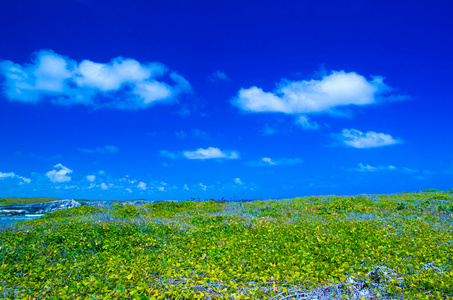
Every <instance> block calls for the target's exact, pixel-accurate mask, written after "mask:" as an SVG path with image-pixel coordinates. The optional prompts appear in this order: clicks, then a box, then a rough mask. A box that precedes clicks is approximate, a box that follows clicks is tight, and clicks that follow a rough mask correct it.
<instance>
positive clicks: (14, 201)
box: [0, 197, 61, 205]
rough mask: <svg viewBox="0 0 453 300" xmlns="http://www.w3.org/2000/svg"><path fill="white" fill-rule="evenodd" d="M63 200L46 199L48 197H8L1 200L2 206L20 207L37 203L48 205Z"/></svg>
mask: <svg viewBox="0 0 453 300" xmlns="http://www.w3.org/2000/svg"><path fill="white" fill-rule="evenodd" d="M56 200H61V199H59V198H46V197H33V198H25V197H7V198H1V199H0V205H19V204H35V203H46V202H51V201H56Z"/></svg>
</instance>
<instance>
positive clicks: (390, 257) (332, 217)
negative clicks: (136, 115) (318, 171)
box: [0, 191, 453, 299]
mask: <svg viewBox="0 0 453 300" xmlns="http://www.w3.org/2000/svg"><path fill="white" fill-rule="evenodd" d="M0 265H1V268H0V298H1V297H3V298H8V299H14V298H17V299H43V298H45V299H453V284H452V283H453V196H452V195H451V194H450V193H446V192H440V191H427V192H424V193H415V194H411V193H402V194H397V195H363V196H353V197H338V196H318V197H303V198H295V199H284V200H275V201H252V202H229V203H228V202H227V203H220V202H215V201H205V202H190V201H186V202H179V203H178V202H161V203H153V204H148V205H144V206H128V205H118V206H114V207H112V208H109V209H100V208H96V207H86V206H85V207H78V208H72V209H67V210H61V211H58V212H55V213H51V214H48V215H46V216H45V217H43V218H40V219H36V220H32V221H26V222H21V223H18V224H17V225H15V226H12V227H10V228H7V229H3V230H2V231H0Z"/></svg>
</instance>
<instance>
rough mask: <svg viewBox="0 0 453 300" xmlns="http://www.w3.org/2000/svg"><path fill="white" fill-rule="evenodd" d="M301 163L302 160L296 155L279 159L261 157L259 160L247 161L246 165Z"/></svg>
mask: <svg viewBox="0 0 453 300" xmlns="http://www.w3.org/2000/svg"><path fill="white" fill-rule="evenodd" d="M300 163H303V160H302V159H300V158H298V157H296V158H285V157H282V158H279V159H275V160H274V159H272V158H270V157H263V158H261V159H260V160H259V161H251V162H247V163H246V165H248V166H252V167H265V166H288V165H296V164H300Z"/></svg>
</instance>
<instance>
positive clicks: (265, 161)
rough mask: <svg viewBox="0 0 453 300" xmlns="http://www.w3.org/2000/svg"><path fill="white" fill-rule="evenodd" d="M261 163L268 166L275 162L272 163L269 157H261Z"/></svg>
mask: <svg viewBox="0 0 453 300" xmlns="http://www.w3.org/2000/svg"><path fill="white" fill-rule="evenodd" d="M261 161H262V162H263V163H264V164H268V165H271V166H272V165H275V162H273V161H272V159H271V158H270V157H263V158H262V159H261Z"/></svg>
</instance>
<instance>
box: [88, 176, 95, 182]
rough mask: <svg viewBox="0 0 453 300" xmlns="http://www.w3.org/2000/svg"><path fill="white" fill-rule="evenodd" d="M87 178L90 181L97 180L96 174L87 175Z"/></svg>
mask: <svg viewBox="0 0 453 300" xmlns="http://www.w3.org/2000/svg"><path fill="white" fill-rule="evenodd" d="M86 179H87V180H88V181H89V182H93V181H95V180H96V175H88V176H87V177H86Z"/></svg>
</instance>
